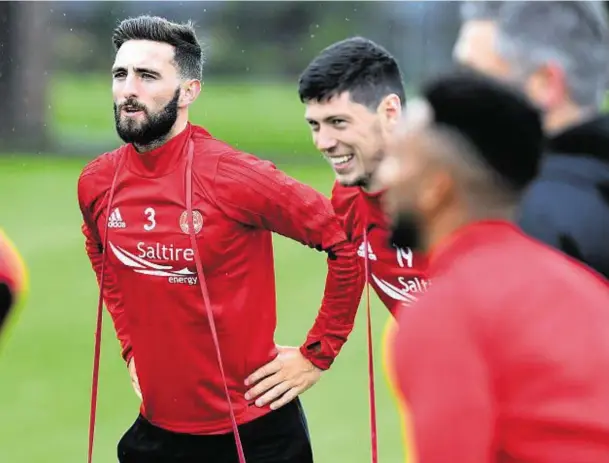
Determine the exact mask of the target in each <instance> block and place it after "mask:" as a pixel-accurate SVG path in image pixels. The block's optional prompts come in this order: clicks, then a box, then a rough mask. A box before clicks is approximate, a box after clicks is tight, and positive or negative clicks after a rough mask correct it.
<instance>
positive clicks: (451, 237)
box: [379, 73, 609, 463]
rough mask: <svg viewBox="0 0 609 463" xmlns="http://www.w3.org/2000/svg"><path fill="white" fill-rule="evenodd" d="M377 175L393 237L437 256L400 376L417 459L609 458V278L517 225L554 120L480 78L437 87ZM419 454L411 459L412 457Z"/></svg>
mask: <svg viewBox="0 0 609 463" xmlns="http://www.w3.org/2000/svg"><path fill="white" fill-rule="evenodd" d="M422 98H423V99H422V100H420V101H417V102H411V103H410V104H409V107H408V109H407V111H406V118H405V122H404V126H403V127H402V129H401V130H400V131H398V132H396V135H395V137H394V139H393V141H392V143H391V145H390V148H389V150H388V158H387V160H386V161H385V162H384V163H383V164H382V165H381V168H380V169H379V179H380V180H381V181H382V182H383V183H384V184H385V185H387V187H388V190H387V192H386V195H385V202H386V208H387V210H388V211H389V212H390V214H391V216H392V217H393V224H394V229H395V238H394V240H395V241H396V242H397V243H398V244H400V243H402V242H407V243H409V244H411V245H412V244H413V243H418V244H419V246H420V247H421V248H422V249H423V250H424V251H425V252H427V253H428V258H429V268H428V273H429V277H430V278H431V280H432V281H433V284H432V285H431V286H430V288H429V290H428V291H427V293H426V294H425V295H424V296H423V297H422V298H421V299H420V300H419V301H418V302H417V303H416V304H415V305H413V306H412V308H410V309H409V310H402V311H401V312H400V313H399V316H398V329H397V333H396V334H395V337H394V340H393V342H392V344H391V346H390V350H391V353H392V369H391V371H390V373H391V374H392V375H393V377H394V380H395V381H396V382H397V385H398V386H399V391H400V394H401V395H402V399H403V401H404V404H405V408H406V411H408V412H409V413H410V415H407V416H406V418H407V419H408V420H409V422H407V425H409V427H410V429H411V431H412V437H414V441H412V442H410V443H409V449H410V451H413V452H414V453H415V455H416V461H417V462H418V463H445V462H448V461H459V462H461V463H480V462H500V461H501V462H506V461H519V462H523V463H549V462H552V463H573V462H590V463H592V462H595V463H596V462H598V463H600V462H606V461H609V413H608V412H609V310H608V308H609V287H608V286H607V284H606V281H605V280H604V279H603V278H602V277H600V276H599V275H598V274H597V273H596V272H593V271H592V270H591V269H590V268H589V267H587V266H585V265H583V264H581V263H580V262H578V261H576V260H574V259H572V258H570V257H568V256H566V255H564V254H563V253H560V252H559V251H557V250H555V249H553V248H551V247H549V246H547V245H545V244H543V243H542V242H540V241H537V240H535V239H533V238H531V237H530V236H528V235H525V234H524V233H523V232H522V231H521V230H520V229H519V228H518V227H516V226H515V225H513V224H512V223H511V222H512V219H513V217H514V213H515V211H516V209H517V205H518V204H519V201H520V197H521V194H522V193H523V191H524V190H525V188H526V187H527V185H528V184H529V182H530V181H531V180H532V179H533V178H534V177H535V175H536V173H537V169H538V164H539V162H540V160H541V152H542V123H541V117H540V115H539V113H538V112H537V110H536V109H535V108H534V107H533V106H532V105H531V104H530V102H529V101H528V99H527V98H526V96H525V95H521V94H520V93H518V92H516V90H515V89H513V88H509V87H506V86H503V85H502V84H500V83H499V82H497V81H496V80H494V79H490V78H488V77H484V76H481V75H479V74H472V73H463V74H453V75H448V76H445V77H442V78H439V79H437V80H434V81H431V82H430V83H428V84H427V85H425V86H424V88H423V91H422ZM409 461H412V460H409Z"/></svg>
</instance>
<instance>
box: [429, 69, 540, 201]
mask: <svg viewBox="0 0 609 463" xmlns="http://www.w3.org/2000/svg"><path fill="white" fill-rule="evenodd" d="M421 93H422V96H423V98H424V99H425V100H427V101H428V102H429V104H430V105H431V107H432V108H433V112H434V114H433V123H434V124H435V125H437V126H438V127H443V128H446V129H449V130H452V131H454V132H456V133H457V134H458V135H459V136H461V137H462V138H463V139H464V140H465V141H466V142H467V143H468V145H470V146H471V147H472V149H473V150H474V151H475V155H476V157H477V158H479V160H480V161H482V162H483V163H484V164H485V165H487V166H488V167H489V168H491V169H492V170H494V171H495V172H496V173H497V174H498V175H499V177H500V178H501V179H503V180H504V181H505V184H506V185H509V186H510V187H511V189H513V190H514V191H521V190H522V189H524V188H525V187H526V186H527V185H528V184H529V183H530V181H531V180H533V178H534V177H535V176H536V175H537V172H538V169H539V165H540V162H541V157H542V152H543V143H544V137H543V128H542V119H541V114H540V111H538V109H537V108H535V106H533V104H532V103H531V102H530V100H528V99H527V97H526V96H525V95H524V94H523V93H522V92H521V91H520V90H517V89H516V88H513V87H512V86H508V85H507V84H503V83H500V82H499V81H496V80H495V79H493V78H491V77H487V76H484V75H482V74H481V73H478V72H475V71H466V70H461V71H457V72H452V73H450V74H445V75H442V76H440V77H437V78H435V79H433V80H431V81H429V82H428V83H426V84H425V85H424V86H423V88H422V92H421Z"/></svg>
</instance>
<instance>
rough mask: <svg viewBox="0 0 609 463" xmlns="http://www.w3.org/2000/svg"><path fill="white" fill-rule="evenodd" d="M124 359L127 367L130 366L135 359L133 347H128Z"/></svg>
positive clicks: (124, 352)
mask: <svg viewBox="0 0 609 463" xmlns="http://www.w3.org/2000/svg"><path fill="white" fill-rule="evenodd" d="M122 357H123V359H124V360H125V362H126V363H127V365H129V362H130V361H131V359H132V358H133V350H132V349H131V347H126V348H125V349H124V350H123V353H122Z"/></svg>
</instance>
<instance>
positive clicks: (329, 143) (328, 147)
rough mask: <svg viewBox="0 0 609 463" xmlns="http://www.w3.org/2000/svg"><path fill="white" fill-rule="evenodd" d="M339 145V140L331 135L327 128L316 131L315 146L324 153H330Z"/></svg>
mask: <svg viewBox="0 0 609 463" xmlns="http://www.w3.org/2000/svg"><path fill="white" fill-rule="evenodd" d="M337 145H338V140H337V139H336V138H334V137H333V136H331V134H329V133H328V132H327V131H326V130H324V129H321V128H320V129H319V131H318V132H316V133H315V147H316V148H317V149H318V150H319V151H321V152H324V153H327V152H328V153H329V152H332V151H333V150H334V148H336V146H337Z"/></svg>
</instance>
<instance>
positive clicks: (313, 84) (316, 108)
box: [298, 37, 406, 188]
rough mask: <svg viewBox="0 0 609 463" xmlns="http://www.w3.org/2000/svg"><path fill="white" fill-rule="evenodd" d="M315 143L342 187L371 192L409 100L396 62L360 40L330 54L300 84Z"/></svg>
mask: <svg viewBox="0 0 609 463" xmlns="http://www.w3.org/2000/svg"><path fill="white" fill-rule="evenodd" d="M298 93H299V96H300V100H301V101H302V102H303V103H305V104H306V113H305V118H306V119H307V122H308V123H309V125H310V127H311V131H312V132H313V142H314V143H315V146H316V147H317V149H318V150H319V151H321V152H322V154H323V155H324V156H325V158H326V159H327V160H328V162H329V163H330V165H331V166H332V168H333V169H334V171H335V173H336V177H337V179H338V181H339V182H340V183H342V184H343V185H346V186H356V185H357V186H362V187H364V188H369V187H370V185H369V182H370V178H371V176H372V174H373V173H374V171H375V170H376V167H377V165H378V163H379V161H380V159H382V157H383V151H384V145H385V137H386V135H387V133H389V132H390V131H391V130H392V128H393V126H394V125H395V124H396V122H397V121H398V119H399V117H400V114H401V110H402V105H404V103H405V100H406V97H405V94H404V87H403V84H402V76H401V73H400V69H399V67H398V64H397V63H396V61H395V59H394V58H393V57H392V56H391V55H390V54H389V53H388V52H387V51H386V50H385V49H384V48H382V47H381V46H379V45H377V44H376V43H374V42H372V41H370V40H367V39H364V38H361V37H355V38H350V39H347V40H343V41H341V42H337V43H335V44H333V45H331V46H329V47H328V48H326V49H324V50H323V51H322V52H321V53H320V54H319V55H318V56H317V57H316V58H315V59H314V60H313V61H312V62H311V63H310V64H309V65H308V67H307V68H306V69H305V70H304V72H303V73H302V75H301V76H300V80H299V87H298Z"/></svg>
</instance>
